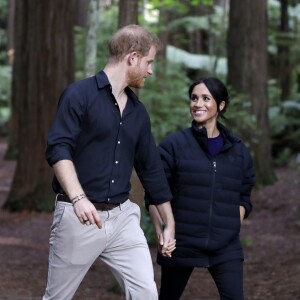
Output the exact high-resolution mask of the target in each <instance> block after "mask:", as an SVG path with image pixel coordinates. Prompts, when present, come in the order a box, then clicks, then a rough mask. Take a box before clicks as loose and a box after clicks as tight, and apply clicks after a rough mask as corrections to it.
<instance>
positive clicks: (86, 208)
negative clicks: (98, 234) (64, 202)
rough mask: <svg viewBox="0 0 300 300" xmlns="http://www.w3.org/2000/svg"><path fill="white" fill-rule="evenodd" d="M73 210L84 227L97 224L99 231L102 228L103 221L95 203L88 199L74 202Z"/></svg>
mask: <svg viewBox="0 0 300 300" xmlns="http://www.w3.org/2000/svg"><path fill="white" fill-rule="evenodd" d="M73 208H74V212H75V214H76V216H77V217H78V219H79V221H80V223H81V224H83V225H92V224H96V225H97V226H98V228H99V229H101V228H102V222H101V219H100V217H99V215H98V213H97V210H96V208H95V206H94V205H93V203H92V202H91V201H90V200H88V199H87V198H84V199H80V201H77V202H75V203H74V202H73Z"/></svg>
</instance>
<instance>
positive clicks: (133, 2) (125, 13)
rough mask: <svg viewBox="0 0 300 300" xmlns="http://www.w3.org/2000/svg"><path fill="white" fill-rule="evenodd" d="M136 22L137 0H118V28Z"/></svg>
mask: <svg viewBox="0 0 300 300" xmlns="http://www.w3.org/2000/svg"><path fill="white" fill-rule="evenodd" d="M129 24H138V0H119V28H121V27H123V26H126V25H129Z"/></svg>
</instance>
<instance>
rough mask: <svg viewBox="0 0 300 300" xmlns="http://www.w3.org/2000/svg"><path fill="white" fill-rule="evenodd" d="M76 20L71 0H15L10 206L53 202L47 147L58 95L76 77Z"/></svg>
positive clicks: (33, 206)
mask: <svg viewBox="0 0 300 300" xmlns="http://www.w3.org/2000/svg"><path fill="white" fill-rule="evenodd" d="M73 25H74V1H73V0H69V1H48V0H18V1H16V12H15V43H14V44H15V59H14V67H13V99H14V101H13V105H14V106H15V107H17V108H18V112H19V113H18V115H17V118H18V124H19V126H18V150H19V151H18V159H17V168H16V172H15V176H14V179H13V184H12V188H11V191H10V194H9V196H8V199H7V201H6V203H5V207H6V208H8V209H11V210H21V209H32V210H42V209H45V208H50V204H49V203H53V194H52V192H50V186H51V178H52V171H51V168H50V167H49V166H48V165H47V163H46V162H45V158H44V152H45V146H46V138H47V133H48V129H49V127H50V123H51V121H52V119H53V116H54V113H55V110H56V105H57V100H58V97H59V94H60V93H61V92H62V90H63V88H64V87H65V86H66V85H67V84H69V83H70V82H71V81H73V76H74V75H73V73H74V66H73V65H74V59H73V58H74V55H73V51H74V50H73V44H74V43H73ZM13 111H14V112H15V111H16V109H14V110H13Z"/></svg>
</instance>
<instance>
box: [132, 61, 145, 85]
mask: <svg viewBox="0 0 300 300" xmlns="http://www.w3.org/2000/svg"><path fill="white" fill-rule="evenodd" d="M128 85H129V86H130V87H133V88H136V89H139V88H141V87H142V86H143V85H144V77H143V76H142V75H141V71H140V70H139V67H138V66H137V67H135V68H134V69H133V70H131V71H130V72H128Z"/></svg>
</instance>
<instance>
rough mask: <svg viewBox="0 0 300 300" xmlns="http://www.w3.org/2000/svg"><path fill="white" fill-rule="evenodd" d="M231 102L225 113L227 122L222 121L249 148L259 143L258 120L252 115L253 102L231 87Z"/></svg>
mask: <svg viewBox="0 0 300 300" xmlns="http://www.w3.org/2000/svg"><path fill="white" fill-rule="evenodd" d="M228 90H229V91H230V92H229V94H230V102H229V105H228V110H227V111H226V113H225V115H224V116H225V118H226V119H225V120H221V122H222V123H224V124H225V125H226V126H228V127H229V128H230V129H231V130H232V131H233V132H234V133H235V134H236V135H238V136H240V137H241V138H242V139H243V142H244V143H245V144H246V145H247V146H248V147H249V146H250V144H251V143H255V142H257V140H258V138H257V135H256V130H255V128H256V118H255V116H254V115H253V114H251V113H250V108H251V102H250V100H249V99H248V98H247V97H246V96H245V95H243V94H237V93H235V92H234V91H233V90H231V88H230V87H229V88H228Z"/></svg>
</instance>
